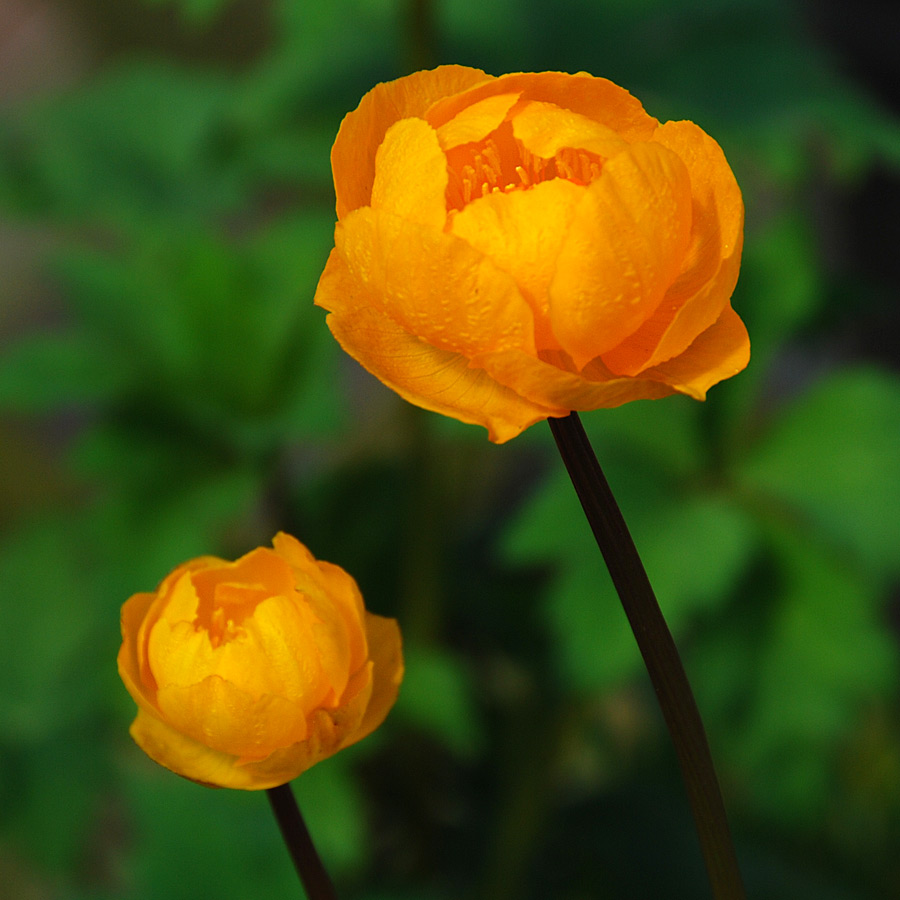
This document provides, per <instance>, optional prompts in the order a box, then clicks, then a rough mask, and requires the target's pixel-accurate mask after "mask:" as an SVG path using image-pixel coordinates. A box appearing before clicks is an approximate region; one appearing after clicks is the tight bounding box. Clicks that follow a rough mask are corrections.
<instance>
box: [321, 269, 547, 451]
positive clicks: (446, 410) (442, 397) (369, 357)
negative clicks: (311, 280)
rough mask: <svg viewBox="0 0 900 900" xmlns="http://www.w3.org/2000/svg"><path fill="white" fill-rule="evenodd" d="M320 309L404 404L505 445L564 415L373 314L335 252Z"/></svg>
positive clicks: (325, 277)
mask: <svg viewBox="0 0 900 900" xmlns="http://www.w3.org/2000/svg"><path fill="white" fill-rule="evenodd" d="M316 303H317V304H318V305H319V306H322V307H324V308H325V309H327V310H329V311H330V312H331V313H332V314H331V315H330V316H328V320H327V321H328V327H329V328H330V329H331V331H332V333H333V334H334V336H335V338H336V339H337V341H338V343H340V345H341V346H342V347H343V348H344V350H345V351H346V352H347V353H349V354H350V356H352V357H353V358H354V359H355V360H356V361H357V362H359V363H360V364H361V365H362V366H363V367H364V368H366V369H367V370H368V371H369V372H371V373H372V374H373V375H375V377H376V378H379V379H380V380H381V381H382V382H383V383H384V384H386V385H387V386H388V387H389V388H391V389H392V390H394V391H396V392H397V393H398V394H400V396H401V397H403V398H404V399H405V400H408V401H409V402H410V403H414V404H416V405H417V406H421V407H423V408H425V409H429V410H432V411H433V412H438V413H442V414H443V415H448V416H452V417H453V418H456V419H459V420H460V421H462V422H468V423H470V424H474V425H483V426H484V427H485V428H487V429H488V432H489V435H490V439H491V440H492V441H494V442H495V443H503V442H504V441H508V440H509V439H510V438H513V437H515V436H516V435H517V434H519V433H520V432H521V431H524V429H525V428H527V427H528V426H529V425H532V424H534V423H535V422H538V421H540V420H541V419H545V418H546V417H547V416H548V415H561V414H562V411H561V410H558V409H555V408H550V409H548V408H544V407H541V406H538V405H537V404H535V403H531V402H530V401H528V400H525V399H524V398H523V397H520V396H519V395H518V394H516V393H515V392H514V391H511V390H510V389H509V388H506V387H504V386H503V385H501V384H499V383H497V382H496V381H494V379H492V378H491V377H490V376H488V374H487V373H486V372H484V371H482V370H480V369H473V368H470V367H469V365H468V360H467V359H466V358H465V357H464V356H461V355H459V354H456V353H449V352H447V351H444V350H438V349H436V348H435V347H432V346H430V345H429V344H427V343H425V342H424V341H422V340H420V339H419V338H417V337H416V336H414V335H412V334H410V333H409V332H408V331H406V330H405V329H404V328H402V327H401V326H400V325H398V324H397V323H396V322H395V321H393V320H392V319H391V318H389V317H388V316H386V315H384V314H383V313H380V312H379V311H378V310H377V309H376V305H375V301H374V298H373V297H372V296H371V294H370V292H369V291H368V290H367V288H366V287H365V285H363V284H361V283H360V281H359V280H358V279H356V278H354V277H353V276H352V274H351V273H350V271H349V269H348V268H347V266H346V264H345V263H344V262H343V260H342V259H341V258H340V256H339V255H338V254H337V252H336V251H332V254H331V256H330V257H329V260H328V264H327V265H326V267H325V271H324V273H323V274H322V278H321V279H320V281H319V287H318V290H317V292H316Z"/></svg>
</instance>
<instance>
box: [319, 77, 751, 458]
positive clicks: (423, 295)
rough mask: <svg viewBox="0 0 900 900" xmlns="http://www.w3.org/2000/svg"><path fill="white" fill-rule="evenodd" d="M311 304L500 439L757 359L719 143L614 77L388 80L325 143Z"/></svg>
mask: <svg viewBox="0 0 900 900" xmlns="http://www.w3.org/2000/svg"><path fill="white" fill-rule="evenodd" d="M331 161H332V168H333V171H334V184H335V193H336V195H337V215H338V223H337V226H336V229H335V248H334V250H333V251H332V253H331V256H330V257H329V259H328V264H327V265H326V267H325V271H324V272H323V274H322V277H321V279H320V281H319V287H318V290H317V292H316V298H315V302H316V303H317V304H318V305H319V306H321V307H323V308H325V309H326V310H328V312H329V316H328V319H327V321H328V326H329V327H330V329H331V331H332V333H333V334H334V336H335V337H336V338H337V340H338V341H339V342H340V344H341V346H342V347H343V348H344V349H345V350H346V351H347V352H348V353H349V354H350V355H351V356H353V357H354V358H355V359H356V360H357V361H359V362H360V363H361V364H362V365H363V366H365V368H367V369H368V370H369V371H370V372H372V374H374V375H376V376H377V377H378V378H380V379H381V380H382V381H383V382H384V383H385V384H386V385H388V386H389V387H391V388H393V389H394V390H395V391H397V393H399V394H400V395H401V396H402V397H404V398H406V399H407V400H409V401H410V402H412V403H415V404H417V405H419V406H422V407H424V408H426V409H430V410H434V411H436V412H440V413H444V414H445V415H449V416H453V417H454V418H457V419H460V420H462V421H464V422H471V423H475V424H479V425H483V426H485V427H486V428H487V429H488V432H489V436H490V438H491V440H493V441H496V442H497V443H502V442H504V441H507V440H509V439H510V438H512V437H515V436H516V435H517V434H519V433H520V432H521V431H522V430H523V429H525V428H527V427H528V426H529V425H532V424H533V423H534V422H537V421H540V420H541V419H545V418H547V417H548V416H565V415H567V414H568V413H569V412H571V411H572V410H588V409H597V408H600V407H612V406H618V405H620V404H622V403H626V402H628V401H629V400H637V399H641V398H656V397H664V396H667V395H669V394H673V393H682V394H687V395H688V396H691V397H694V398H696V399H698V400H703V399H705V396H706V391H707V390H708V389H709V388H710V387H711V386H712V385H714V384H716V383H717V382H719V381H721V380H722V379H724V378H728V377H730V376H731V375H734V374H736V373H737V372H739V371H740V370H741V369H743V368H744V366H746V364H747V362H748V360H749V355H750V344H749V340H748V338H747V332H746V329H745V328H744V326H743V323H742V322H741V320H740V319H739V318H738V316H737V315H736V314H735V313H734V312H733V310H732V309H731V306H730V299H731V294H732V291H733V290H734V286H735V283H736V281H737V276H738V269H739V266H740V257H741V247H742V243H743V218H744V206H743V202H742V200H741V193H740V190H739V188H738V186H737V183H736V181H735V179H734V175H733V174H732V172H731V169H730V168H729V166H728V163H727V162H726V161H725V157H724V155H723V154H722V150H721V148H720V147H719V145H718V144H717V143H716V142H715V141H714V140H713V139H712V138H711V137H709V136H708V135H706V134H705V133H704V132H703V131H702V130H701V129H700V128H698V127H697V126H696V125H694V124H693V123H691V122H667V123H666V124H664V125H660V124H659V122H658V121H657V120H656V119H654V118H653V117H651V116H649V115H647V113H646V112H644V109H643V107H642V106H641V104H640V103H639V102H638V101H637V100H636V99H635V98H634V97H632V96H631V94H629V93H628V92H627V91H625V90H623V89H622V88H620V87H617V86H616V85H614V84H612V82H610V81H607V80H606V79H603V78H594V77H592V76H590V75H587V74H584V73H581V74H578V75H566V74H563V73H559V72H542V73H537V74H517V75H504V76H502V77H500V78H493V77H491V76H489V75H485V73H484V72H482V71H480V70H478V69H469V68H466V67H463V66H442V67H440V68H438V69H434V70H433V71H428V72H417V73H416V74H414V75H410V76H408V77H406V78H400V79H398V80H397V81H393V82H389V83H387V84H379V85H377V86H376V87H375V88H374V89H373V90H371V91H370V92H369V93H368V94H366V96H365V97H363V99H362V101H361V103H360V105H359V107H358V108H357V109H356V110H354V111H353V112H351V113H350V114H349V115H347V116H346V117H345V119H344V122H343V124H342V125H341V129H340V132H339V133H338V136H337V140H336V141H335V144H334V148H333V150H332V154H331Z"/></svg>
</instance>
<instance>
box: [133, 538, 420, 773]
mask: <svg viewBox="0 0 900 900" xmlns="http://www.w3.org/2000/svg"><path fill="white" fill-rule="evenodd" d="M272 544H273V547H274V550H270V549H269V548H267V547H259V548H257V549H256V550H253V551H252V552H250V553H248V554H247V555H246V556H242V557H241V558H240V559H239V560H237V562H227V561H225V560H222V559H218V558H216V557H214V556H202V557H200V558H199V559H194V560H191V561H190V562H187V563H184V564H183V565H181V566H179V567H178V568H177V569H175V570H174V571H173V572H172V573H171V574H170V575H169V576H168V577H167V578H166V579H165V580H164V581H163V582H162V583H161V584H160V586H159V588H158V589H157V590H156V592H155V593H153V594H135V595H134V596H133V597H131V599H130V600H128V601H127V602H126V603H125V605H124V606H123V607H122V648H121V650H120V651H119V674H120V675H121V677H122V680H123V681H124V682H125V687H127V688H128V692H129V693H130V694H131V696H132V697H133V698H134V700H135V701H136V702H137V704H138V707H139V709H138V714H137V718H136V719H135V720H134V722H133V724H132V726H131V735H132V737H133V738H134V739H135V741H137V743H138V745H139V746H140V747H141V749H142V750H143V751H144V752H145V753H146V754H147V755H148V756H150V757H151V759H154V760H155V761H156V762H158V763H160V764H161V765H163V766H165V767H166V768H168V769H171V770H172V771H173V772H177V773H178V774H179V775H183V776H184V777H185V778H190V779H191V780H193V781H198V782H200V783H202V784H207V785H210V786H216V787H230V788H243V789H245V790H259V789H262V788H270V787H275V786H277V785H279V784H284V783H285V782H286V781H290V780H291V779H292V778H295V777H296V776H297V775H299V774H300V773H301V772H303V771H305V770H306V769H308V768H309V767H310V766H311V765H313V764H314V763H316V762H318V761H319V760H321V759H324V758H325V757H327V756H331V755H332V754H333V753H336V752H337V751H338V750H340V749H341V748H343V747H346V746H348V745H349V744H353V743H355V742H356V741H358V740H360V739H361V738H364V737H365V736H366V735H367V734H369V733H370V732H371V731H373V730H374V729H375V728H377V727H378V726H379V725H380V724H381V723H382V722H383V721H384V718H385V716H386V715H387V713H388V711H389V710H390V708H391V706H392V705H393V703H394V700H396V698H397V691H398V688H399V685H400V681H401V679H402V677H403V661H402V658H401V653H400V631H399V629H398V628H397V623H396V622H395V621H394V620H393V619H383V618H381V617H380V616H375V615H372V614H371V613H368V612H366V610H365V608H364V607H363V601H362V597H361V596H360V593H359V589H358V588H357V586H356V582H355V581H354V580H353V579H352V578H351V577H350V576H349V575H348V574H347V573H346V572H345V571H344V570H343V569H340V568H338V567H337V566H335V565H332V564H331V563H327V562H318V561H317V560H316V559H315V558H314V557H313V556H312V554H311V553H310V552H309V551H308V550H307V549H306V547H304V546H303V544H301V543H300V542H299V541H298V540H297V539H296V538H293V537H291V536H290V535H288V534H284V533H280V534H278V535H276V536H275V539H274V540H273V542H272Z"/></svg>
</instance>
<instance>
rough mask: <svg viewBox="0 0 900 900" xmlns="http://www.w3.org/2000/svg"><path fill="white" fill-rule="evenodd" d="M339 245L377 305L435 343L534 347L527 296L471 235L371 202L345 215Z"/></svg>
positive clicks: (470, 348)
mask: <svg viewBox="0 0 900 900" xmlns="http://www.w3.org/2000/svg"><path fill="white" fill-rule="evenodd" d="M335 248H336V249H337V251H338V253H339V254H340V256H341V257H342V258H343V259H344V261H345V262H346V264H347V267H348V268H349V269H350V271H351V272H352V273H353V276H354V278H355V279H357V280H358V281H360V282H361V283H362V284H364V285H365V286H366V287H367V288H368V297H369V298H370V300H371V302H372V304H373V305H374V306H375V308H376V309H378V310H379V312H383V313H386V314H387V315H388V316H390V318H392V319H393V320H394V321H395V322H397V324H399V325H401V326H402V327H403V328H405V329H406V330H407V331H408V332H410V333H411V334H415V335H418V336H419V337H420V338H422V339H423V340H424V341H427V342H428V343H429V344H431V345H432V346H434V347H436V348H438V349H441V350H448V351H450V352H453V353H463V354H467V355H468V354H471V353H478V352H483V351H484V350H487V349H496V350H505V349H509V348H512V347H516V348H520V349H531V350H534V321H533V316H532V312H531V308H530V307H529V305H528V303H527V301H526V300H525V298H524V297H523V296H522V295H521V294H520V293H519V290H518V288H517V287H516V284H515V282H514V281H513V279H512V278H511V277H510V276H509V275H508V274H507V273H506V272H503V271H501V270H500V269H498V268H497V267H496V266H495V265H494V264H493V263H492V262H491V260H490V259H488V258H487V257H486V256H484V255H483V254H482V253H479V252H478V251H477V250H475V249H474V248H473V247H472V246H471V245H470V244H468V243H466V241H463V240H461V239H460V238H458V237H455V236H454V235H452V234H447V233H445V232H443V231H439V230H437V229H432V228H424V227H422V226H421V225H420V224H418V223H416V222H412V221H409V220H408V219H403V218H400V217H398V216H395V215H391V214H390V213H387V212H384V211H381V210H376V209H368V208H365V209H358V210H356V211H355V212H352V213H350V215H349V216H347V218H346V219H344V221H343V222H339V223H338V225H337V227H336V228H335Z"/></svg>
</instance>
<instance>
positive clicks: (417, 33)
mask: <svg viewBox="0 0 900 900" xmlns="http://www.w3.org/2000/svg"><path fill="white" fill-rule="evenodd" d="M407 35H408V37H407V42H408V49H407V58H408V60H409V67H410V68H409V70H410V72H417V71H418V70H419V69H430V68H432V67H433V66H434V65H435V53H434V28H433V24H432V10H431V2H430V0H407Z"/></svg>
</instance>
